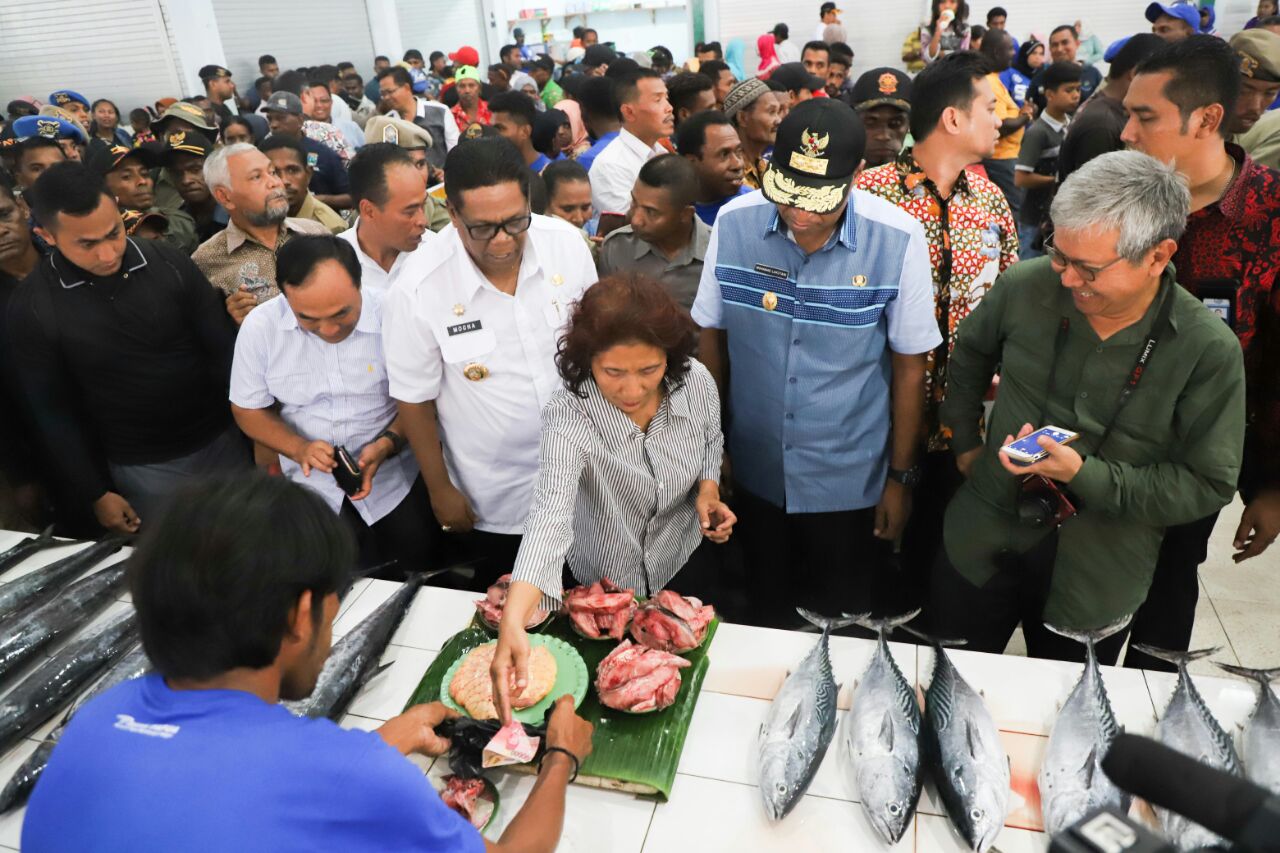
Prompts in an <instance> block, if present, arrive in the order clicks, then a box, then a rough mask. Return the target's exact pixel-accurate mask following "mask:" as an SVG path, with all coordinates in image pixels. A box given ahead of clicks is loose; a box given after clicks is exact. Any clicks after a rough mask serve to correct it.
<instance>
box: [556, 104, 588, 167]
mask: <svg viewBox="0 0 1280 853" xmlns="http://www.w3.org/2000/svg"><path fill="white" fill-rule="evenodd" d="M556 109H558V110H559V111H560V112H562V113H564V114H565V115H567V116H568V117H569V129H570V130H572V131H573V141H572V142H570V143H569V148H570V149H572V150H573V151H574V152H575V153H574V154H571V155H569V156H576V154H577V153H578V152H581V151H585V150H586V149H588V148H590V147H591V140H590V139H589V138H588V137H587V126H586V125H585V124H583V122H582V107H581V106H580V105H579V104H578V102H577V101H575V100H573V99H572V98H565V99H564V100H563V101H561V102H560V103H558V104H556ZM566 153H567V152H566Z"/></svg>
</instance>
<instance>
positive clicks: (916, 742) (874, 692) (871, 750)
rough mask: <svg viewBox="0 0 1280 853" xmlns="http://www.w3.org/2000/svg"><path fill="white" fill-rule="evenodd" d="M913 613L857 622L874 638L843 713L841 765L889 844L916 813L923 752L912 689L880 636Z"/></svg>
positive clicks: (922, 769) (909, 619)
mask: <svg viewBox="0 0 1280 853" xmlns="http://www.w3.org/2000/svg"><path fill="white" fill-rule="evenodd" d="M919 613H920V611H919V610H916V611H914V612H912V613H907V614H905V615H903V616H896V617H893V618H890V619H859V620H858V624H859V625H861V626H863V627H864V628H870V629H872V630H873V631H875V632H876V633H877V634H878V635H879V637H878V639H877V642H876V651H875V654H874V655H872V657H871V663H870V664H869V665H868V666H867V671H866V673H864V674H863V676H862V680H861V681H860V682H859V683H858V686H857V688H856V689H855V690H854V692H853V705H852V707H851V708H850V709H849V711H848V712H847V713H846V714H845V726H844V747H845V753H846V755H845V761H844V766H845V768H846V770H847V772H848V773H849V774H850V776H851V778H852V787H853V790H854V791H855V792H856V794H857V797H858V802H859V803H861V804H862V810H863V812H865V813H866V816H867V820H869V821H870V822H871V825H872V826H873V827H875V830H876V832H878V833H879V834H880V837H881V838H883V839H884V840H885V841H886V842H887V843H889V844H896V843H897V842H898V841H899V840H900V839H901V838H902V836H903V834H904V833H905V832H906V831H907V827H909V826H910V825H911V818H912V816H913V815H915V813H916V804H917V803H919V801H920V787H921V785H922V784H923V783H924V765H923V763H922V761H921V755H922V753H923V751H924V750H923V748H922V747H923V744H922V742H921V736H922V725H921V716H920V705H919V704H918V703H917V702H916V691H915V688H914V687H913V686H912V685H911V684H910V683H908V681H907V679H906V677H905V676H904V675H903V674H902V670H900V669H899V668H898V663H897V661H895V660H894V659H893V655H892V654H890V652H889V643H888V642H887V640H886V637H887V635H888V633H889V632H890V631H892V630H893V629H894V628H896V627H898V626H899V625H901V624H903V623H904V622H910V621H911V620H912V619H914V618H915V617H916V615H917V614H919Z"/></svg>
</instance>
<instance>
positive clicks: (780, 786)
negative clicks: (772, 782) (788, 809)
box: [778, 782, 787, 794]
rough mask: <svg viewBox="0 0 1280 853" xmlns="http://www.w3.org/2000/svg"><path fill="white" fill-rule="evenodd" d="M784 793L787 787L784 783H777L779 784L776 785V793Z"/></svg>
mask: <svg viewBox="0 0 1280 853" xmlns="http://www.w3.org/2000/svg"><path fill="white" fill-rule="evenodd" d="M786 792H787V785H786V783H785V782H779V783H778V793H779V794H785V793H786Z"/></svg>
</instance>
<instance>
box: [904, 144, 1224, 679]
mask: <svg viewBox="0 0 1280 853" xmlns="http://www.w3.org/2000/svg"><path fill="white" fill-rule="evenodd" d="M1190 207H1191V193H1190V192H1189V190H1188V189H1187V186H1186V184H1185V182H1184V181H1183V179H1182V177H1181V176H1180V175H1179V174H1178V173H1177V172H1175V171H1174V170H1173V168H1172V167H1170V166H1166V165H1165V164H1163V163H1161V162H1160V161H1158V160H1156V159H1154V158H1152V157H1148V156H1147V155H1145V154H1141V153H1139V152H1136V151H1117V152H1113V153H1110V154H1104V155H1102V156H1101V157H1098V158H1095V159H1094V160H1091V161H1089V162H1088V163H1087V164H1085V165H1084V166H1083V167H1081V168H1080V169H1079V170H1077V171H1076V172H1074V173H1072V175H1071V177H1070V178H1068V179H1067V181H1066V182H1065V183H1064V184H1063V185H1062V186H1061V187H1060V188H1059V190H1058V194H1057V197H1056V198H1055V199H1054V201H1053V203H1052V206H1051V214H1052V217H1053V221H1054V224H1055V229H1056V230H1055V232H1054V236H1053V238H1052V240H1050V241H1046V243H1045V254H1046V255H1047V257H1045V258H1038V259H1036V260H1032V261H1026V262H1024V263H1020V264H1016V265H1014V266H1013V267H1012V268H1010V270H1009V271H1008V272H1007V273H1005V274H1004V275H1002V276H1001V277H1000V279H999V280H998V281H997V282H996V285H995V287H993V288H992V289H991V291H990V292H989V293H988V294H987V295H986V297H985V298H984V299H983V300H982V302H981V303H979V305H978V307H977V308H975V309H974V311H973V313H972V314H970V315H969V316H968V317H967V318H966V319H965V320H964V321H963V322H962V323H961V324H960V328H959V330H958V333H957V337H956V343H955V348H954V349H953V351H952V354H951V362H950V368H949V374H948V385H947V399H946V401H945V402H944V403H943V405H942V421H943V423H944V424H946V425H947V426H948V427H950V428H951V430H952V449H953V450H954V452H955V453H956V460H957V464H958V465H959V467H960V470H961V471H962V472H964V473H965V474H966V476H967V480H966V482H965V483H964V485H963V486H961V488H960V491H959V492H958V493H957V495H956V498H955V500H953V501H952V502H951V505H950V506H949V507H948V508H947V514H946V520H945V524H944V544H945V549H944V550H945V554H944V557H945V558H940V559H939V560H938V562H937V564H936V565H935V567H934V572H933V577H932V583H931V589H930V595H931V610H932V616H933V630H934V632H935V633H937V635H938V636H943V637H964V638H966V639H967V640H968V641H969V643H968V646H967V648H973V649H977V650H978V651H985V652H994V653H997V654H998V653H1000V652H1002V651H1004V648H1005V645H1006V644H1007V643H1008V641H1009V638H1010V636H1011V635H1012V634H1013V631H1014V629H1015V628H1016V627H1017V625H1018V624H1019V622H1021V624H1022V628H1023V633H1024V636H1025V637H1026V641H1027V652H1028V654H1029V655H1031V656H1033V657H1046V658H1058V659H1062V660H1073V659H1074V660H1083V659H1084V654H1085V650H1084V646H1083V645H1082V644H1080V643H1077V642H1075V641H1073V640H1069V639H1065V638H1063V637H1060V636H1058V635H1057V634H1054V633H1051V632H1050V631H1048V630H1047V629H1046V628H1045V627H1044V625H1045V623H1049V624H1051V625H1053V626H1055V627H1059V628H1067V629H1074V630H1083V629H1095V628H1098V627H1100V626H1104V625H1108V624H1111V623H1117V622H1120V621H1122V620H1125V619H1127V618H1128V617H1129V616H1130V615H1131V614H1132V613H1133V612H1134V611H1135V610H1137V609H1138V606H1139V605H1140V604H1142V602H1143V600H1144V599H1145V598H1146V596H1147V592H1148V590H1149V589H1150V587H1151V582H1152V578H1153V576H1154V574H1155V571H1156V563H1157V558H1158V555H1159V553H1160V543H1161V539H1162V538H1163V537H1164V531H1165V528H1166V527H1169V526H1171V525H1177V524H1183V523H1186V522H1189V521H1192V520H1194V519H1197V518H1202V517H1203V516H1205V515H1207V514H1208V513H1211V512H1214V511H1216V510H1218V509H1220V508H1221V507H1223V506H1225V505H1226V504H1227V503H1228V502H1230V500H1231V497H1232V495H1233V494H1234V492H1235V484H1236V477H1237V475H1238V474H1239V471H1240V462H1241V457H1242V455H1243V443H1244V423H1245V381H1244V360H1243V358H1242V356H1241V353H1240V347H1239V344H1237V343H1236V341H1235V339H1234V336H1233V335H1232V334H1231V330H1230V329H1228V328H1227V326H1226V325H1225V324H1224V323H1223V322H1222V321H1221V320H1220V319H1218V317H1217V316H1215V315H1214V314H1213V313H1212V312H1210V311H1209V310H1208V309H1207V308H1206V307H1205V306H1204V305H1203V304H1201V303H1200V300H1198V299H1197V298H1196V297H1194V296H1192V295H1191V294H1190V293H1189V292H1188V291H1187V290H1186V289H1185V288H1182V287H1180V286H1178V285H1177V283H1176V282H1175V281H1174V268H1173V267H1172V266H1171V265H1170V263H1169V261H1170V259H1171V258H1172V257H1173V255H1174V253H1175V252H1176V251H1177V249H1178V241H1179V240H1180V239H1182V236H1183V230H1184V228H1185V225H1186V216H1187V213H1188V211H1189V210H1190ZM997 368H999V370H1000V391H999V394H998V395H997V397H996V402H995V406H994V408H993V409H992V412H991V417H990V421H989V423H988V427H987V430H986V437H985V442H984V440H983V436H982V434H981V432H980V423H981V420H982V414H983V397H984V396H985V394H986V391H987V388H988V386H989V385H990V382H991V377H992V375H993V374H994V373H995V371H996V369H997ZM1050 425H1052V426H1056V427H1060V428H1063V429H1066V430H1070V431H1072V432H1075V433H1078V438H1077V439H1076V440H1075V441H1073V442H1071V443H1063V444H1057V443H1055V442H1054V441H1053V440H1052V439H1049V438H1047V437H1042V438H1040V439H1039V442H1038V445H1039V448H1040V449H1041V450H1042V451H1044V452H1045V453H1046V454H1047V455H1046V456H1045V457H1044V458H1042V459H1040V460H1038V461H1035V462H1034V463H1032V464H1029V465H1018V464H1015V463H1014V461H1013V460H1012V459H1011V458H1010V456H1009V455H1008V454H1007V453H1005V452H1003V451H1002V450H1001V448H1002V447H1003V446H1004V445H1006V444H1008V443H1010V442H1012V441H1013V440H1014V438H1015V436H1016V437H1017V438H1022V437H1024V436H1026V435H1028V434H1029V433H1031V432H1032V431H1033V430H1035V429H1039V428H1041V427H1046V426H1050ZM1125 633H1126V632H1125V631H1123V630H1122V631H1119V632H1118V633H1116V634H1114V635H1113V636H1111V637H1109V638H1108V639H1106V640H1104V641H1102V642H1101V643H1099V644H1098V657H1099V659H1101V660H1102V661H1103V662H1104V663H1112V662H1114V661H1115V659H1116V656H1117V655H1118V654H1119V652H1120V647H1121V646H1122V645H1123V643H1124V639H1125Z"/></svg>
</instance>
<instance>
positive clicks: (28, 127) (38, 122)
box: [13, 116, 89, 145]
mask: <svg viewBox="0 0 1280 853" xmlns="http://www.w3.org/2000/svg"><path fill="white" fill-rule="evenodd" d="M13 135H14V136H15V137H16V138H18V139H30V138H31V137H33V136H43V137H44V138H45V139H74V140H75V141H76V142H78V143H80V144H81V145H85V144H87V143H88V141H89V140H88V138H87V137H86V136H85V134H84V131H83V130H81V129H80V125H78V124H76V123H75V122H73V121H67V120H66V119H64V118H58V117H57V116H23V117H22V118H20V119H16V120H15V121H14V122H13Z"/></svg>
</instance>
